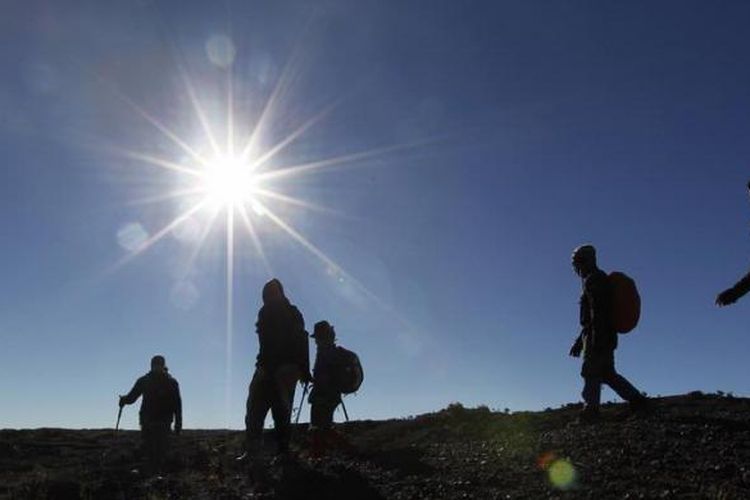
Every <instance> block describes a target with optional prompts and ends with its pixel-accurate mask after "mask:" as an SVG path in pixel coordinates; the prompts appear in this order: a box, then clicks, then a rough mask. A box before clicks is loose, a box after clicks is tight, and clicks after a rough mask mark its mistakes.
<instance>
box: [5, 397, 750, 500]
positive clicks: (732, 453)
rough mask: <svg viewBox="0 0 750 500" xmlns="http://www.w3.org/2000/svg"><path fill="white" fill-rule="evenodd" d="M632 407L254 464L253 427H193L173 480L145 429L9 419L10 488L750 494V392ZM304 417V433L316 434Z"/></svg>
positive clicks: (414, 435) (379, 440) (426, 418)
mask: <svg viewBox="0 0 750 500" xmlns="http://www.w3.org/2000/svg"><path fill="white" fill-rule="evenodd" d="M654 406H655V413H654V414H652V415H648V416H645V417H631V416H629V415H628V414H627V408H626V406H625V405H623V404H606V405H603V408H602V409H603V420H602V422H601V423H598V424H595V425H580V424H576V423H575V421H576V416H577V414H578V411H579V410H580V407H579V406H578V405H568V406H566V407H564V408H560V409H555V410H546V411H543V412H517V413H500V412H491V411H490V410H488V409H487V408H477V409H466V408H463V407H462V406H460V405H458V404H456V405H451V406H449V407H448V408H446V409H444V410H442V411H439V412H436V413H432V414H427V415H422V416H419V417H415V418H409V419H403V420H388V421H360V422H351V423H349V424H346V425H341V426H339V429H341V430H342V431H343V433H344V434H345V435H346V436H348V438H349V439H350V441H351V443H352V444H353V445H354V449H353V450H349V451H347V452H346V453H335V454H334V455H333V456H331V457H330V458H328V459H325V460H313V459H309V458H305V456H304V455H303V456H302V457H301V458H299V459H298V460H296V461H293V462H290V463H285V464H282V463H277V462H272V460H271V457H272V455H269V456H268V457H267V460H266V461H265V462H264V464H265V465H264V466H262V467H261V469H260V470H259V471H256V473H255V474H252V475H249V474H248V473H247V468H246V466H245V465H243V464H241V463H238V462H236V461H235V460H234V459H233V458H234V456H235V454H236V453H237V451H238V450H239V449H240V447H241V443H242V438H243V433H242V432H240V431H200V430H192V431H191V430H186V431H184V432H183V435H182V436H181V437H180V438H179V440H178V441H177V442H176V443H175V447H174V448H175V449H177V450H179V451H180V452H181V456H180V458H179V459H176V458H173V459H172V460H171V461H170V462H169V463H168V464H167V469H168V472H167V473H166V474H165V475H164V477H163V478H160V479H146V478H144V477H142V476H141V475H140V474H139V473H137V472H134V471H133V469H138V468H139V467H140V464H139V462H138V458H137V457H138V454H137V449H136V447H137V444H138V434H137V433H136V432H132V431H127V432H120V433H118V434H117V435H116V436H115V435H113V432H112V430H82V431H79V430H65V429H39V430H3V431H0V498H23V499H27V498H54V499H66V498H108V499H118V498H123V499H125V498H126V499H133V498H153V499H158V498H165V499H166V498H207V499H208V498H211V499H214V498H224V499H235V498H237V499H239V498H264V499H303V498H304V499H318V498H325V499H343V498H347V499H378V498H396V499H407V498H409V499H411V498H425V499H428V498H429V499H433V498H447V499H459V498H482V499H484V498H490V499H492V498H503V499H505V498H592V499H600V498H717V499H718V498H750V399H746V398H734V397H730V396H726V395H719V394H717V395H703V394H700V393H692V394H689V395H684V396H673V397H667V398H656V399H654ZM300 431H301V429H297V430H296V431H295V432H296V435H297V439H296V443H297V446H300V445H304V443H302V442H301V441H302V439H301V436H302V435H303V434H302V433H301V432H300Z"/></svg>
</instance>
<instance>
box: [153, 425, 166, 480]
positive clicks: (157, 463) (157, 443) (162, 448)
mask: <svg viewBox="0 0 750 500" xmlns="http://www.w3.org/2000/svg"><path fill="white" fill-rule="evenodd" d="M169 427H170V424H168V423H166V422H155V423H154V436H153V439H154V444H153V450H154V451H153V453H154V472H155V473H156V474H160V473H162V472H163V471H164V463H165V462H166V458H167V450H168V448H169Z"/></svg>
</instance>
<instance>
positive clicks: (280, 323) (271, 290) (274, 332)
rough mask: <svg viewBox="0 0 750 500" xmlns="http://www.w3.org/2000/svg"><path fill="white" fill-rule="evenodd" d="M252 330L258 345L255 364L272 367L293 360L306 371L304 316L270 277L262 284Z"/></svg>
mask: <svg viewBox="0 0 750 500" xmlns="http://www.w3.org/2000/svg"><path fill="white" fill-rule="evenodd" d="M255 330H256V332H257V334H258V344H259V346H260V348H259V351H258V357H257V361H256V366H257V367H259V368H265V369H268V370H271V371H273V370H275V369H276V368H278V367H279V366H281V365H284V364H296V365H297V366H298V367H299V368H300V370H301V371H302V373H309V371H310V359H309V345H308V340H307V334H306V333H305V320H304V318H303V317H302V313H300V311H299V309H297V307H295V306H294V305H292V304H291V303H290V302H289V300H288V299H287V298H286V297H285V296H284V289H283V288H282V286H281V283H280V282H279V281H278V280H275V279H274V280H271V281H269V282H268V283H266V286H264V287H263V306H262V307H261V308H260V311H258V321H257V322H256V323H255Z"/></svg>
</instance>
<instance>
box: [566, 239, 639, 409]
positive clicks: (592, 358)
mask: <svg viewBox="0 0 750 500" xmlns="http://www.w3.org/2000/svg"><path fill="white" fill-rule="evenodd" d="M573 269H574V270H575V272H576V274H578V275H579V276H580V277H581V278H582V280H583V292H582V294H581V333H580V335H579V336H578V338H577V339H576V341H575V343H574V344H573V346H572V347H571V348H570V355H571V356H574V357H578V356H580V355H581V351H583V366H582V367H581V376H582V377H583V379H584V387H583V393H582V396H583V400H584V403H585V404H584V409H583V411H582V412H581V420H582V421H594V420H596V419H597V418H598V417H599V402H600V399H601V389H602V387H601V386H602V383H604V384H607V385H608V386H610V387H611V388H612V390H614V391H615V392H616V393H617V394H618V395H619V396H620V397H621V398H622V399H624V400H625V401H628V402H629V403H630V407H631V409H632V410H634V411H639V410H643V409H645V408H646V407H647V399H646V397H645V396H643V395H642V394H641V393H640V392H638V390H637V389H636V388H635V387H633V385H632V384H631V383H630V382H628V381H627V380H626V379H625V377H623V376H622V375H620V374H618V373H617V371H615V349H617V331H616V329H615V326H614V317H613V291H612V285H611V283H610V280H609V277H608V276H607V274H606V273H605V272H604V271H602V270H601V269H599V267H598V266H597V264H596V249H594V247H593V246H591V245H583V246H580V247H578V248H576V249H575V251H574V252H573Z"/></svg>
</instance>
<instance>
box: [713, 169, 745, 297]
mask: <svg viewBox="0 0 750 500" xmlns="http://www.w3.org/2000/svg"><path fill="white" fill-rule="evenodd" d="M747 190H748V194H750V182H748V183H747ZM747 292H750V272H749V273H747V274H746V275H745V276H743V277H742V279H741V280H739V281H738V282H737V283H735V284H734V286H732V287H731V288H727V289H726V290H724V291H723V292H721V293H720V294H719V295H717V296H716V305H717V306H719V307H723V306H728V305H730V304H734V303H735V302H737V300H738V299H739V298H740V297H742V296H743V295H745V294H746V293H747Z"/></svg>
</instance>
